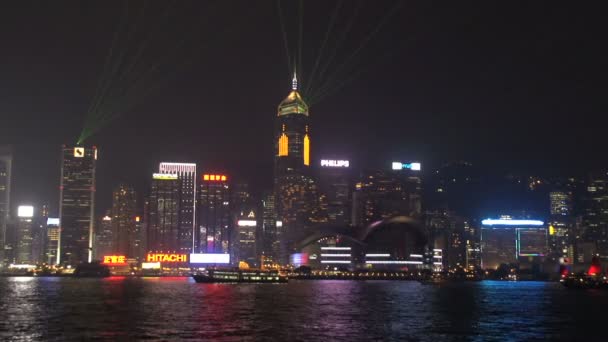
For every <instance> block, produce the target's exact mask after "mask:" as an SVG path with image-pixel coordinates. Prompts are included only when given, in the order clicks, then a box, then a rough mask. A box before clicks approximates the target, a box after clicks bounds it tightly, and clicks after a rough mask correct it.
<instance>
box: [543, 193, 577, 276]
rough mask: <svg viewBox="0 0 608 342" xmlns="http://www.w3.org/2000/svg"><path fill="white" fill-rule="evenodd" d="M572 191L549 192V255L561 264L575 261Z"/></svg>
mask: <svg viewBox="0 0 608 342" xmlns="http://www.w3.org/2000/svg"><path fill="white" fill-rule="evenodd" d="M572 195H573V193H572V191H570V190H560V191H551V192H550V193H549V209H550V211H549V213H550V216H549V217H550V219H549V257H550V258H551V260H552V261H555V262H559V263H560V264H566V265H568V264H572V263H573V262H574V234H573V233H574V227H575V219H574V216H573V201H572Z"/></svg>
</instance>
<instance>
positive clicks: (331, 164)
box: [321, 159, 350, 167]
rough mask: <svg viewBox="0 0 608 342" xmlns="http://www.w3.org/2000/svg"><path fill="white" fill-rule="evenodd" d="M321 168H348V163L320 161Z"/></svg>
mask: <svg viewBox="0 0 608 342" xmlns="http://www.w3.org/2000/svg"><path fill="white" fill-rule="evenodd" d="M321 166H323V167H349V166H350V162H349V161H348V160H332V159H322V160H321Z"/></svg>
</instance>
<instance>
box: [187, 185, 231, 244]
mask: <svg viewBox="0 0 608 342" xmlns="http://www.w3.org/2000/svg"><path fill="white" fill-rule="evenodd" d="M201 178H202V179H201V182H200V188H199V191H198V194H199V197H198V202H197V209H196V210H197V216H198V218H197V225H198V229H197V230H196V246H195V250H196V251H197V252H200V253H229V252H230V248H229V247H230V241H231V240H230V239H231V230H232V222H231V219H230V186H229V185H228V177H227V176H226V175H221V174H203V175H202V177H201Z"/></svg>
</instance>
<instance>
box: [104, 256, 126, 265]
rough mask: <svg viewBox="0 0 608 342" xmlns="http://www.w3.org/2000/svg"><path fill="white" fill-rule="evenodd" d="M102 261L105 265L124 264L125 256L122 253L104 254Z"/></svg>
mask: <svg viewBox="0 0 608 342" xmlns="http://www.w3.org/2000/svg"><path fill="white" fill-rule="evenodd" d="M103 263H104V264H106V265H126V264H127V257H126V256H124V255H104V256H103Z"/></svg>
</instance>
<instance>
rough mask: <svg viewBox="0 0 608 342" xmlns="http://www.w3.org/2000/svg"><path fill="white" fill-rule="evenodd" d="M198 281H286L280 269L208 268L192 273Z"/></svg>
mask: <svg viewBox="0 0 608 342" xmlns="http://www.w3.org/2000/svg"><path fill="white" fill-rule="evenodd" d="M192 278H194V281H196V282H197V283H286V282H287V281H288V278H287V276H285V275H283V274H281V273H279V272H278V271H257V270H255V271H254V270H206V271H203V272H199V273H196V274H193V275H192Z"/></svg>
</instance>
